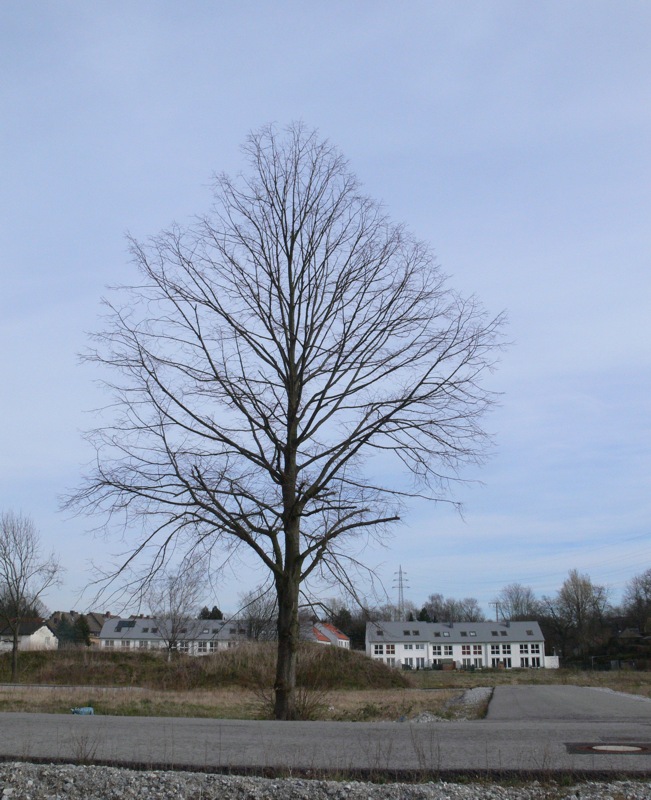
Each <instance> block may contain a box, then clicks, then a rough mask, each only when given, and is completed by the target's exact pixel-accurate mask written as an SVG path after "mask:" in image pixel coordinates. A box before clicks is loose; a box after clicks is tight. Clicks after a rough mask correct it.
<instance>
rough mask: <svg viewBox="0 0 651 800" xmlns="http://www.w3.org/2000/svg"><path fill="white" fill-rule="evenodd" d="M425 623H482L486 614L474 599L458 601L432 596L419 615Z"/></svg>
mask: <svg viewBox="0 0 651 800" xmlns="http://www.w3.org/2000/svg"><path fill="white" fill-rule="evenodd" d="M418 617H419V619H421V620H422V621H423V622H482V621H483V620H484V619H485V617H484V612H483V611H482V610H481V608H480V606H479V603H478V602H477V600H476V598H474V597H464V598H463V599H462V600H457V599H456V598H454V597H443V595H442V594H431V595H430V596H429V597H428V598H427V602H426V603H425V605H424V606H423V607H422V609H421V610H420V612H419V614H418Z"/></svg>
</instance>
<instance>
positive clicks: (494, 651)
mask: <svg viewBox="0 0 651 800" xmlns="http://www.w3.org/2000/svg"><path fill="white" fill-rule="evenodd" d="M499 654H500V646H499V644H492V645H491V655H492V656H499Z"/></svg>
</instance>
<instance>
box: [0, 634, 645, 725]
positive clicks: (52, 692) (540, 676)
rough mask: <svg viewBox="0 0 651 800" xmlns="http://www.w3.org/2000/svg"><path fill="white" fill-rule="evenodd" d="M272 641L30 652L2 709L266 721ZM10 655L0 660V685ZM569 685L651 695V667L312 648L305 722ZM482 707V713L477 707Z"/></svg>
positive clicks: (433, 708)
mask: <svg viewBox="0 0 651 800" xmlns="http://www.w3.org/2000/svg"><path fill="white" fill-rule="evenodd" d="M274 654H275V651H274V647H273V645H250V646H243V647H240V648H236V649H233V650H229V651H224V652H223V653H218V654H216V655H214V656H206V657H202V658H192V657H188V656H178V657H175V658H174V659H173V660H172V661H171V662H168V661H167V660H166V658H165V656H164V654H161V653H155V652H142V653H140V652H133V653H130V652H121V651H115V652H103V651H97V650H63V651H58V652H54V653H21V659H20V670H21V672H20V682H21V684H29V685H23V686H18V687H7V686H0V711H31V712H36V711H42V712H49V713H67V712H68V711H69V709H70V708H71V707H73V706H80V705H92V706H93V707H94V708H95V711H96V713H98V714H118V715H131V716H134V715H137V716H192V717H214V718H227V719H228V718H230V719H263V718H266V717H269V716H270V713H271V690H270V687H271V685H272V683H273V668H274ZM8 680H9V655H8V654H3V655H2V656H0V683H3V682H7V681H8ZM516 683H529V684H544V683H570V684H577V685H582V686H603V687H608V688H611V689H615V690H617V691H624V692H631V693H635V694H642V695H644V696H646V697H649V696H651V673H645V672H576V671H567V670H514V671H508V672H504V671H493V670H486V671H482V672H474V673H471V672H459V671H454V672H439V671H429V670H425V671H416V672H407V673H404V672H399V671H397V670H394V669H389V668H388V667H386V666H385V665H383V664H381V663H380V662H377V661H371V660H370V659H368V658H366V656H364V655H363V654H361V653H351V652H347V651H344V650H340V649H337V648H334V647H320V646H318V645H317V646H314V645H312V646H311V645H304V646H303V647H302V649H301V653H300V658H299V674H298V684H299V708H300V710H301V712H302V716H303V718H305V719H331V720H346V721H359V720H365V721H373V720H392V719H393V720H395V719H399V718H401V717H405V718H413V717H414V716H416V715H417V714H419V713H422V712H425V711H428V712H431V713H434V714H437V715H440V716H444V717H453V716H454V715H455V713H457V712H455V709H454V705H453V704H452V705H451V703H452V701H453V700H454V699H455V698H457V697H458V696H459V695H460V694H461V693H462V692H463V691H464V690H465V689H468V688H472V687H474V686H496V685H503V684H516ZM477 713H481V709H479V710H478V711H477Z"/></svg>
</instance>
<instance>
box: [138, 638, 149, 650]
mask: <svg viewBox="0 0 651 800" xmlns="http://www.w3.org/2000/svg"><path fill="white" fill-rule="evenodd" d="M138 647H139V648H140V649H141V650H145V649H146V648H147V642H144V641H142V640H141V641H139V642H138Z"/></svg>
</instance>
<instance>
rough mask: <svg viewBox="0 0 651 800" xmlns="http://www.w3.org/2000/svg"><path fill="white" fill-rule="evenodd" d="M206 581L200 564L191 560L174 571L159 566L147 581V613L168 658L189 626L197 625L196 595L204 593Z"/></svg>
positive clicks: (184, 636) (186, 636) (185, 637)
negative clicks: (155, 627) (156, 629)
mask: <svg viewBox="0 0 651 800" xmlns="http://www.w3.org/2000/svg"><path fill="white" fill-rule="evenodd" d="M206 581H207V578H206V574H205V571H204V567H203V565H202V564H201V563H198V564H197V563H191V564H184V565H182V566H181V567H179V569H177V570H175V571H168V570H161V571H160V572H159V573H158V574H157V575H156V576H154V577H153V578H152V580H151V581H149V583H148V586H147V591H146V601H147V605H148V607H149V613H150V614H151V617H152V619H154V620H155V621H156V626H157V627H158V633H159V635H160V637H161V639H162V640H163V642H164V643H165V646H166V648H167V658H168V661H169V660H171V658H172V653H174V652H176V651H177V650H178V648H179V643H180V642H182V641H183V640H184V639H187V638H188V633H187V631H188V627H190V626H192V627H193V629H195V628H196V625H197V623H196V619H197V612H198V610H199V598H201V597H202V596H203V591H204V588H205V586H206Z"/></svg>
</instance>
